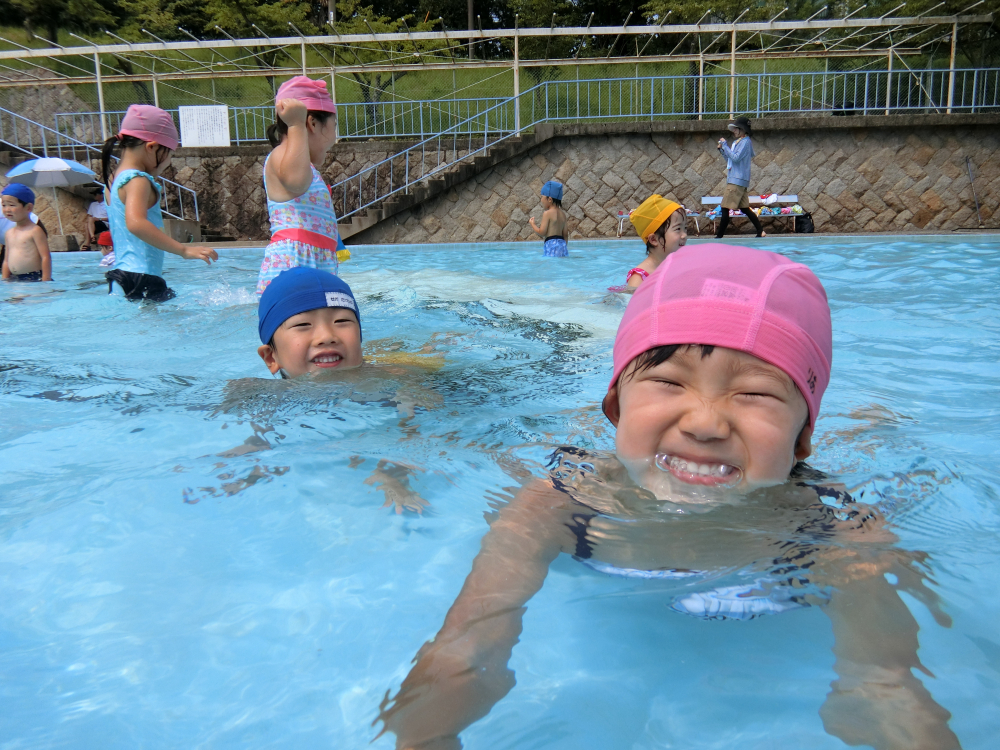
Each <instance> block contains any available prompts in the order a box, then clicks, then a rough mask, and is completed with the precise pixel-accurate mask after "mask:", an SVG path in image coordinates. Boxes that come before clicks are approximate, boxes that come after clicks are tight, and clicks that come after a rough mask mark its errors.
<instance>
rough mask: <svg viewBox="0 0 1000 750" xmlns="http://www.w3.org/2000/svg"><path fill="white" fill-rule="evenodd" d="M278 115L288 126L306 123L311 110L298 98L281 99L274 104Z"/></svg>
mask: <svg viewBox="0 0 1000 750" xmlns="http://www.w3.org/2000/svg"><path fill="white" fill-rule="evenodd" d="M274 109H275V111H276V112H277V113H278V117H280V118H281V119H282V121H283V122H284V123H285V124H286V125H287V126H288V127H293V126H295V125H305V124H306V116H307V115H308V112H309V110H308V109H306V105H305V104H303V103H302V102H300V101H299V100H298V99H279V100H278V101H277V103H276V104H275V105H274Z"/></svg>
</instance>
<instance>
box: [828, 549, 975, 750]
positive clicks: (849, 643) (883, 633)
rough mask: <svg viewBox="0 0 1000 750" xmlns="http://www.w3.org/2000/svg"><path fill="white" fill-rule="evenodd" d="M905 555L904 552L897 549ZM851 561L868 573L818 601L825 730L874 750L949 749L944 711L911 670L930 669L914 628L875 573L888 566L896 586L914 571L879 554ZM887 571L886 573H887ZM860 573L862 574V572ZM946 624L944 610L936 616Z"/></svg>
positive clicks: (952, 740) (953, 741) (953, 743)
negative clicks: (829, 662) (825, 677)
mask: <svg viewBox="0 0 1000 750" xmlns="http://www.w3.org/2000/svg"><path fill="white" fill-rule="evenodd" d="M900 554H905V553H900ZM885 555H888V556H891V557H894V555H893V554H892V553H884V555H883V556H882V558H883V559H879V560H874V561H860V560H859V561H858V564H857V565H856V567H857V568H858V569H859V570H860V571H867V573H868V575H867V577H863V578H860V579H856V580H853V581H850V582H847V583H844V584H841V585H839V586H837V588H836V589H835V590H834V593H833V595H832V597H831V599H830V603H829V604H828V605H827V606H826V607H825V610H826V613H827V614H828V615H829V617H830V620H831V622H832V624H833V634H834V647H833V651H834V654H835V655H836V662H835V663H834V666H833V668H834V670H835V671H836V673H837V677H838V679H837V680H835V681H834V682H833V683H832V685H831V687H832V690H831V691H830V693H829V695H827V698H826V702H825V703H824V704H823V706H822V707H821V708H820V716H821V718H822V719H823V725H824V726H825V727H826V730H827V731H828V732H829V733H830V734H832V735H834V736H836V737H839V738H840V739H841V740H843V741H844V742H846V743H847V744H848V745H871V746H872V747H874V748H875V749H876V750H954V749H955V748H960V747H961V746H960V744H959V741H958V738H957V737H956V736H955V734H954V732H952V731H951V729H950V728H949V727H948V719H950V718H951V714H950V713H948V711H947V710H945V709H944V708H942V707H941V706H940V705H938V703H937V702H935V700H934V698H933V697H932V696H931V694H930V692H928V690H927V688H925V687H924V685H923V684H922V683H921V682H920V680H919V679H917V677H916V676H914V674H913V671H912V670H913V669H914V668H916V669H919V670H920V671H922V672H924V673H925V674H927V675H930V672H929V671H928V670H927V668H926V667H924V666H923V664H921V663H920V659H919V658H918V656H917V648H918V643H917V631H918V629H919V628H918V626H917V622H916V620H915V619H914V618H913V615H912V614H911V613H910V610H909V609H908V608H907V606H906V604H905V603H904V602H903V600H902V599H901V598H900V596H899V593H898V592H897V589H896V587H895V586H893V585H891V584H890V583H889V582H888V581H887V580H886V579H885V576H884V574H883V573H882V572H881V569H882V568H883V567H891V572H892V573H894V574H898V575H897V579H898V580H899V582H900V584H903V582H904V581H905V579H906V577H907V576H909V577H911V578H912V577H913V572H912V571H911V570H908V569H906V568H904V566H899V565H898V564H897V565H896V566H895V567H893V566H892V565H891V563H892V561H891V560H890V561H888V562H889V565H886V563H887V561H886V560H885V559H884V557H885ZM886 572H890V571H888V570H887V571H886ZM862 575H864V574H862ZM941 617H942V618H943V619H944V621H945V623H946V622H947V616H946V615H943V614H942V615H941Z"/></svg>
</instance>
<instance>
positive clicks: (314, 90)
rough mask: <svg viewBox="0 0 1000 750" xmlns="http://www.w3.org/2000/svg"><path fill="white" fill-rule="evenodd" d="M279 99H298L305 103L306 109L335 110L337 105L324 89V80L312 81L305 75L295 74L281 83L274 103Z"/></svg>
mask: <svg viewBox="0 0 1000 750" xmlns="http://www.w3.org/2000/svg"><path fill="white" fill-rule="evenodd" d="M279 99H298V100H299V101H300V102H302V103H303V104H305V105H306V109H312V110H317V111H319V112H334V113H336V111H337V105H336V104H334V103H333V99H331V98H330V94H329V92H328V91H327V90H326V81H314V80H313V79H312V78H307V77H306V76H295V78H290V79H288V80H287V81H285V82H284V83H283V84H281V86H279V87H278V93H277V95H276V96H275V97H274V103H275V104H277V103H278V100H279Z"/></svg>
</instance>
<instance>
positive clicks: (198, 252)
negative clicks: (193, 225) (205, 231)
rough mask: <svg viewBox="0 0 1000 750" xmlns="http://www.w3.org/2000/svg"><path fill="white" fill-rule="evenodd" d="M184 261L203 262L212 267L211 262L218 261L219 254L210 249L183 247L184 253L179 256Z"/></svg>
mask: <svg viewBox="0 0 1000 750" xmlns="http://www.w3.org/2000/svg"><path fill="white" fill-rule="evenodd" d="M180 255H181V257H182V258H184V259H185V260H203V261H205V262H206V263H208V265H212V261H213V260H218V259H219V254H218V253H217V252H215V250H213V249H212V248H210V247H195V246H193V245H185V246H184V251H183V252H182V253H181V254H180Z"/></svg>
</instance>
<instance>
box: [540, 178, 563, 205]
mask: <svg viewBox="0 0 1000 750" xmlns="http://www.w3.org/2000/svg"><path fill="white" fill-rule="evenodd" d="M562 193H563V186H562V183H561V182H556V181H555V180H549V181H548V182H546V183H545V184H544V185H542V195H545V196H548V197H549V198H552V200H557V201H561V200H562Z"/></svg>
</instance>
